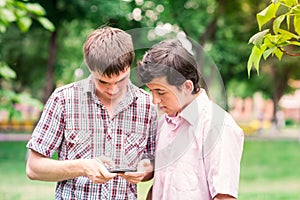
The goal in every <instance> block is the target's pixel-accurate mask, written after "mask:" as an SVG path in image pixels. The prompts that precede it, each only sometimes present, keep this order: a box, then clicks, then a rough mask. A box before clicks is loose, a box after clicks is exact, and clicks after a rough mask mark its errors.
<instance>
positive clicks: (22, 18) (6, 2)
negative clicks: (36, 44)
mask: <svg viewBox="0 0 300 200" xmlns="http://www.w3.org/2000/svg"><path fill="white" fill-rule="evenodd" d="M0 15H1V19H0V33H2V34H3V33H5V32H6V31H7V27H9V26H10V25H11V24H12V23H16V24H17V26H18V28H19V29H20V30H21V31H22V32H27V31H28V30H29V28H30V26H31V25H32V22H33V19H35V20H36V21H38V22H39V23H40V24H41V25H42V26H43V27H44V28H45V29H47V30H49V31H54V30H55V27H54V25H53V24H52V22H50V21H49V20H48V19H47V18H46V17H44V16H45V15H46V11H45V10H44V8H43V7H42V6H41V5H40V4H38V3H29V2H23V1H17V0H1V1H0ZM1 59H2V58H0V81H1V82H0V84H3V82H9V81H11V80H12V79H15V78H16V73H15V71H14V70H13V69H12V68H10V67H9V66H8V64H7V63H6V62H4V61H2V60H1ZM1 79H3V80H1ZM0 102H1V106H0V110H6V111H7V112H8V114H9V120H11V119H12V117H14V116H15V117H17V118H20V116H21V115H20V112H18V111H16V110H15V109H14V105H15V103H18V102H23V103H25V104H29V105H34V106H37V107H39V108H41V104H40V102H39V101H38V100H36V99H33V98H32V97H31V96H30V95H29V94H25V93H23V94H18V93H16V92H15V91H11V90H5V89H2V87H1V85H0Z"/></svg>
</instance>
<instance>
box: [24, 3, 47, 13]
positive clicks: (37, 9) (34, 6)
mask: <svg viewBox="0 0 300 200" xmlns="http://www.w3.org/2000/svg"><path fill="white" fill-rule="evenodd" d="M25 5H26V9H27V11H28V12H30V13H33V14H35V15H37V16H43V15H45V14H46V12H45V9H44V8H43V7H42V6H41V5H40V4H38V3H26V4H25Z"/></svg>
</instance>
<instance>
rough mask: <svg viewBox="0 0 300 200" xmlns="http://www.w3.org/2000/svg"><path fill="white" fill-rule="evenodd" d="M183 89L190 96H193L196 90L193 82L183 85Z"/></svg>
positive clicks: (189, 81) (187, 81)
mask: <svg viewBox="0 0 300 200" xmlns="http://www.w3.org/2000/svg"><path fill="white" fill-rule="evenodd" d="M183 88H184V91H186V92H187V93H188V94H191V93H192V92H193V90H194V84H193V82H192V81H191V80H186V81H185V82H184V83H183Z"/></svg>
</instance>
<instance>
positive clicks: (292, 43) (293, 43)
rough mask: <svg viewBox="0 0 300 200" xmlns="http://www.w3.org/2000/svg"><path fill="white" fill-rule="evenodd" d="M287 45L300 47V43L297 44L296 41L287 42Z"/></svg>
mask: <svg viewBox="0 0 300 200" xmlns="http://www.w3.org/2000/svg"><path fill="white" fill-rule="evenodd" d="M287 43H288V44H290V45H296V46H300V42H296V41H287Z"/></svg>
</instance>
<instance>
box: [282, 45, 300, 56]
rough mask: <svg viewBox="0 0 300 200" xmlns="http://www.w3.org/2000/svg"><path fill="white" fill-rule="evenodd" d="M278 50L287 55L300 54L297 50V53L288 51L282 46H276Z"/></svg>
mask: <svg viewBox="0 0 300 200" xmlns="http://www.w3.org/2000/svg"><path fill="white" fill-rule="evenodd" d="M278 48H279V50H280V51H281V52H282V53H284V54H285V55H288V56H300V52H297V53H290V52H288V51H286V50H284V49H283V48H282V47H278Z"/></svg>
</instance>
